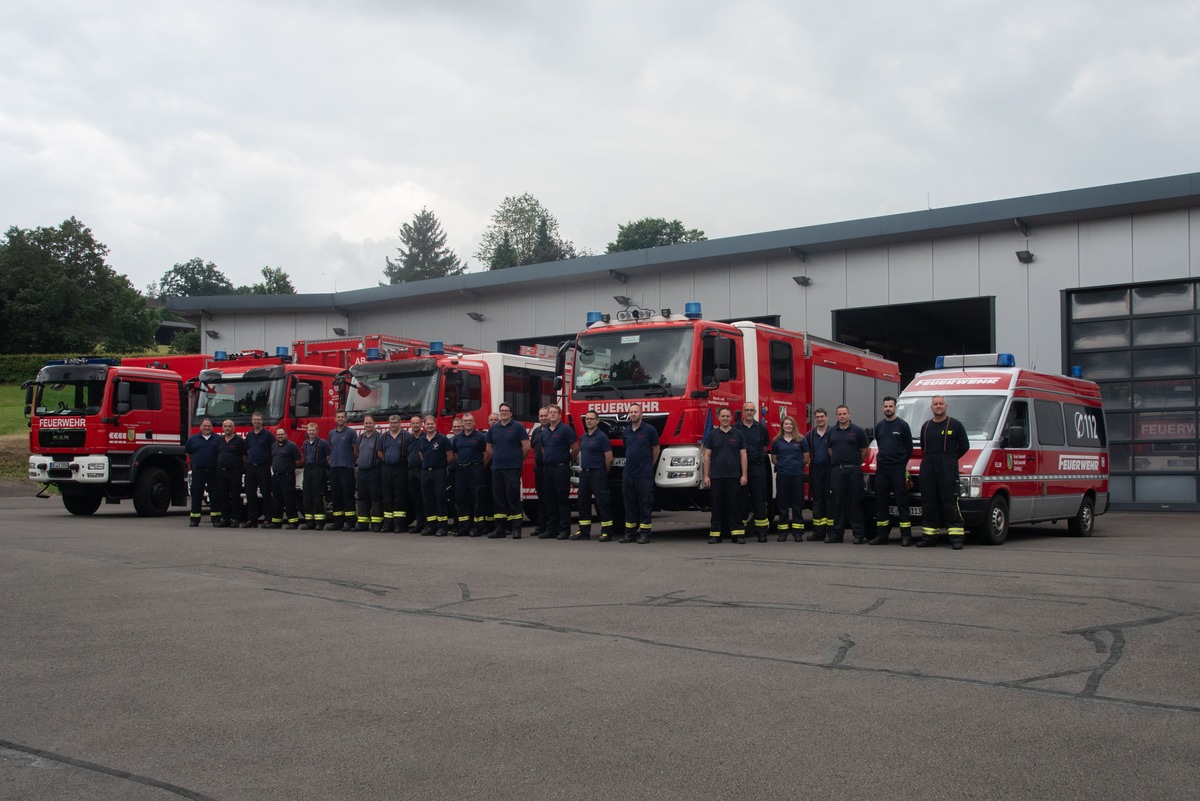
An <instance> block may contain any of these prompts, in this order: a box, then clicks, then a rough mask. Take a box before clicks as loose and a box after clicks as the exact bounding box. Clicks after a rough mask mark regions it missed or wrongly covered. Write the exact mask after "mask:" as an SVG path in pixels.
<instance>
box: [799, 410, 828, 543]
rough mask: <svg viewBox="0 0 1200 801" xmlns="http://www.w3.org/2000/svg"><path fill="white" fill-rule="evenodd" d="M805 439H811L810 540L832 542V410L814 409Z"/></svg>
mask: <svg viewBox="0 0 1200 801" xmlns="http://www.w3.org/2000/svg"><path fill="white" fill-rule="evenodd" d="M804 439H805V441H806V442H808V488H809V494H810V495H811V496H812V525H813V530H812V533H811V534H809V535H808V541H809V542H825V541H828V542H832V540H830V539H829V538H830V537H832V536H833V518H832V517H830V515H831V514H833V501H832V498H831V497H830V482H831V481H832V477H831V473H832V471H833V462H832V461H831V460H830V458H829V454H830V448H829V414H828V413H827V412H826V411H825V410H824V409H820V408H818V409H817V410H816V411H814V412H813V427H812V428H811V429H810V430H809V432H808V433H807V434H805V435H804Z"/></svg>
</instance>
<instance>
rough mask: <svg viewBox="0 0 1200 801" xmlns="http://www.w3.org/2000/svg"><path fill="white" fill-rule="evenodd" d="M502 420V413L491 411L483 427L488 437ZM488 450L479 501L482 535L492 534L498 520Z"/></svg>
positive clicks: (480, 532) (484, 433) (485, 451)
mask: <svg viewBox="0 0 1200 801" xmlns="http://www.w3.org/2000/svg"><path fill="white" fill-rule="evenodd" d="M499 422H500V415H499V414H497V413H496V412H489V413H488V416H487V426H486V427H484V428H483V429H481V430H482V431H483V435H484V437H487V432H488V431H491V429H492V426H494V425H496V423H499ZM486 453H487V450H486V447H485V450H484V454H485V456H484V460H483V484H481V485H480V487H479V503H480V506H481V507H482V508H483V525H482V526H480V528H479V534H480V536H485V535H487V534H491V533H492V532H493V531H495V530H496V521H495V514H494V511H493V508H494V507H495V502H494V501H493V500H492V466H491V464H489V463H488V460H487V456H486Z"/></svg>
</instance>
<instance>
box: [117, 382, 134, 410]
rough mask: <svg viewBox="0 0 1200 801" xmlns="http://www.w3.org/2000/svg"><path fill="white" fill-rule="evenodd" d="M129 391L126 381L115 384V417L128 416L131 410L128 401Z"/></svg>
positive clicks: (131, 405) (131, 406)
mask: <svg viewBox="0 0 1200 801" xmlns="http://www.w3.org/2000/svg"><path fill="white" fill-rule="evenodd" d="M130 389H131V387H130V386H129V382H128V381H122V382H120V383H119V384H117V409H116V412H117V417H120V416H121V415H123V414H129V410H130V409H132V408H133V404H132V403H131V402H130V400H129V398H130Z"/></svg>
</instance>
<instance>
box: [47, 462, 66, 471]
mask: <svg viewBox="0 0 1200 801" xmlns="http://www.w3.org/2000/svg"><path fill="white" fill-rule="evenodd" d="M50 469H51V470H70V469H71V463H70V462H51V463H50Z"/></svg>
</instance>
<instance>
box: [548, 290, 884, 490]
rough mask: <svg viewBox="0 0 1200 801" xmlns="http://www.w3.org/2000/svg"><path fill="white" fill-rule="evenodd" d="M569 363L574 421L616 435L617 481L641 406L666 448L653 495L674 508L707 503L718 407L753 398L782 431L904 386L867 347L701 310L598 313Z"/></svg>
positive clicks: (565, 358)
mask: <svg viewBox="0 0 1200 801" xmlns="http://www.w3.org/2000/svg"><path fill="white" fill-rule="evenodd" d="M560 360H561V363H560V367H561V369H560V373H561V374H563V376H564V382H565V390H566V394H567V397H568V398H569V401H568V403H569V409H570V418H569V419H570V420H571V422H572V424H573V425H575V426H576V427H577V428H578V427H579V426H580V425H581V424H582V418H583V415H584V414H585V413H586V412H588V411H595V412H597V413H598V414H599V416H600V421H601V423H600V424H601V429H602V430H604V431H605V432H606V433H607V434H608V436H609V438H610V439H611V440H612V443H613V464H614V467H615V469H614V470H613V471H612V474H610V480H617V478H619V473H620V467H621V465H623V464H624V452H623V448H622V446H621V432H622V431H623V430H624V428H625V426H626V424H627V422H628V418H629V406H630V404H631V403H633V402H634V401H637V402H638V403H640V404H641V405H642V409H643V416H642V420H643V422H644V423H648V424H650V425H651V426H653V427H654V429H655V430H656V431H657V432H658V436H659V442H660V444H661V446H662V453H661V455H660V456H659V460H658V465H657V468H656V471H655V486H656V488H657V491H656V492H655V498H654V500H655V504H656V505H657V506H658V507H659V508H665V509H681V508H690V507H692V506H695V505H702V506H703V505H707V496H706V491H705V490H703V476H702V475H701V468H702V463H703V459H702V456H703V454H702V450H701V445H702V443H703V441H704V436H705V434H706V433H707V432H708V431H709V430H710V429H711V428H712V427H713V426H714V425H715V419H716V414H717V412H718V411H719V410H720V409H722V408H730V409H732V410H733V412H734V416H735V419H736V418H737V415H738V413H739V412H740V410H741V405H742V404H743V403H744V402H746V401H750V402H752V403H755V404H757V406H758V407H759V409H760V412H761V417H762V420H763V422H764V423H766V424H767V427H768V429H769V431H770V433H771V435H772V436H775V435H776V434H778V432H779V424H780V421H781V420H782V419H783V417H784V416H791V417H794V418H795V419H796V421H797V423H798V424H799V426H800V428H801V430H802V431H806V430H807V429H808V428H809V426H810V424H811V419H812V410H813V409H814V408H816V407H818V406H820V407H825V408H826V409H828V410H829V412H830V416H831V417H832V412H833V409H834V407H835V406H837V405H838V404H840V403H847V404H848V405H850V407H851V409H852V410H854V409H858V410H859V413H860V414H862V413H869V412H868V410H872V409H875V408H878V406H879V402H880V401H881V400H882V398H883V396H885V395H888V394H895V393H896V390H897V388H898V386H899V380H900V370H899V367H898V365H897V364H896V363H895V362H891V361H888V360H887V359H884V358H882V357H881V356H878V355H876V354H874V353H871V352H869V351H864V350H859V349H857V348H851V347H848V346H846V345H841V344H839V343H836V342H830V341H828V340H824V339H820V338H818V337H814V336H811V335H809V334H805V333H800V332H796V331H787V330H785V329H782V328H776V327H774V326H770V325H763V324H760V323H753V322H735V323H721V322H714V321H711V320H705V319H704V318H703V316H702V314H701V309H700V304H699V303H688V304H687V305H686V307H685V312H684V314H682V315H678V314H671V310H670V309H663V310H661V312H654V311H651V310H646V309H626V310H625V311H622V312H619V313H618V314H617V320H616V321H615V322H613V321H611V318H609V317H608V315H603V314H601V313H599V312H589V313H588V328H587V329H586V330H584V331H581V332H580V333H579V335H578V336H577V337H576V339H575V341H574V342H573V343H571V344H570V345H568V346H566V347H564V349H563V350H562V351H561V352H560ZM614 505H615V504H614Z"/></svg>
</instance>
